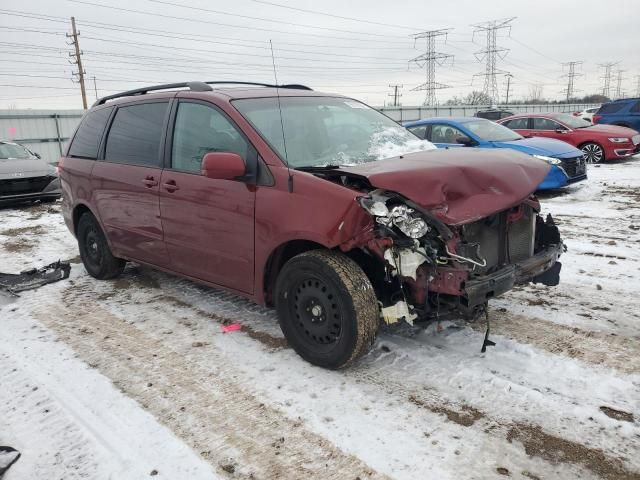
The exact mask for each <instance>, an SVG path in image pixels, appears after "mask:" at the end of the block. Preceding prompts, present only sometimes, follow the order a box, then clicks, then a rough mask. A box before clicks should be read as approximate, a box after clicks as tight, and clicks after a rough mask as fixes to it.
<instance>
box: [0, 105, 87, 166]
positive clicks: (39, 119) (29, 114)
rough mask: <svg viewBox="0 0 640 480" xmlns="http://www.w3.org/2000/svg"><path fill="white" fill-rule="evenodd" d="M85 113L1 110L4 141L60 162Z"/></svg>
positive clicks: (1, 134) (0, 126)
mask: <svg viewBox="0 0 640 480" xmlns="http://www.w3.org/2000/svg"><path fill="white" fill-rule="evenodd" d="M83 114H84V110H60V111H58V110H0V140H9V141H12V142H17V143H20V144H22V145H24V146H25V147H27V148H28V149H29V150H31V151H33V152H36V153H39V154H40V155H41V156H42V158H43V159H44V160H46V161H47V162H51V163H53V162H56V161H57V160H58V159H59V158H60V155H61V153H62V152H64V150H65V148H66V145H67V142H68V140H69V137H71V135H73V132H74V131H75V129H76V127H77V126H78V123H80V119H81V118H82V115H83Z"/></svg>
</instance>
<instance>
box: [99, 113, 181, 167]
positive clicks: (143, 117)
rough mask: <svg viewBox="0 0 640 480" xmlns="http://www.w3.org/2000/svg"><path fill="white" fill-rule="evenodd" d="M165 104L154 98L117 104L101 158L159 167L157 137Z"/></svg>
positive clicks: (163, 118)
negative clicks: (154, 101)
mask: <svg viewBox="0 0 640 480" xmlns="http://www.w3.org/2000/svg"><path fill="white" fill-rule="evenodd" d="M168 105H169V104H168V103H167V102H156V103H143V104H137V105H129V106H126V107H120V108H118V111H117V112H116V116H115V118H114V119H113V123H112V124H111V128H110V129H109V136H108V137H107V148H106V151H105V160H106V161H108V162H114V163H126V164H131V165H146V166H150V167H160V166H161V156H160V141H161V139H162V129H163V127H164V121H165V116H166V113H167V107H168Z"/></svg>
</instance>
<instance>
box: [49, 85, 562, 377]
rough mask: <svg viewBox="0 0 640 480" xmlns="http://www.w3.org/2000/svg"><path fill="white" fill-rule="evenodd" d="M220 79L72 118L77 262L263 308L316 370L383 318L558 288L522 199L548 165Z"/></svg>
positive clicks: (532, 206)
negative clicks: (150, 273)
mask: <svg viewBox="0 0 640 480" xmlns="http://www.w3.org/2000/svg"><path fill="white" fill-rule="evenodd" d="M219 83H222V82H207V83H204V82H191V83H183V84H172V85H160V86H157V87H150V88H146V89H138V90H133V91H129V92H124V93H122V94H119V95H112V96H110V97H105V98H103V99H101V100H99V101H98V102H96V104H95V105H94V106H93V108H92V109H91V110H90V111H89V112H88V113H87V114H86V115H85V116H84V118H83V120H82V122H81V123H80V125H79V127H78V129H77V131H76V133H75V135H74V137H73V139H72V140H71V142H70V145H69V148H68V150H67V152H66V154H65V156H64V157H63V158H62V160H61V162H60V178H61V182H62V189H63V212H64V218H65V221H66V223H67V225H68V227H69V229H70V230H71V232H72V233H73V234H74V235H75V236H76V237H77V240H78V245H79V249H80V255H81V257H82V261H83V263H84V265H85V267H86V269H87V271H88V272H89V274H91V275H92V276H94V277H96V278H99V279H108V278H113V277H115V276H117V275H119V274H120V273H122V271H123V269H124V265H125V262H126V261H134V262H137V263H142V264H147V265H151V266H153V267H156V268H159V269H162V270H165V271H168V272H172V273H176V274H178V275H181V276H184V277H187V278H190V279H192V280H195V281H197V282H201V283H204V284H206V285H210V286H213V287H217V288H224V289H227V290H230V291H233V292H235V293H238V294H240V295H243V296H245V297H249V298H251V299H252V300H254V301H256V302H258V303H260V304H266V305H274V306H275V308H276V309H277V312H278V317H279V321H280V325H281V327H282V330H283V332H284V334H285V336H286V338H287V340H288V342H289V343H290V345H291V346H292V347H293V348H294V349H295V350H296V352H298V353H299V354H300V355H301V356H302V357H303V358H305V359H306V360H308V361H309V362H311V363H313V364H316V365H320V366H322V367H327V368H340V367H344V366H346V365H349V364H350V363H352V362H353V361H354V360H355V359H357V358H358V357H360V356H361V355H363V354H364V353H366V352H367V351H368V350H369V348H370V347H371V345H372V343H373V341H374V339H375V336H376V333H377V331H378V327H379V325H380V322H381V321H384V322H386V323H389V324H391V323H396V322H399V321H406V322H409V323H426V322H430V321H433V320H436V319H445V318H468V319H473V318H475V317H477V316H478V315H479V314H481V313H483V312H484V309H485V308H486V304H487V301H488V300H489V299H490V298H493V297H495V296H498V295H500V294H502V293H504V292H506V291H508V290H509V289H511V288H512V287H513V286H514V285H515V284H520V283H525V282H541V283H543V284H546V285H556V284H557V283H558V281H559V272H560V263H559V262H558V261H557V260H558V257H559V256H560V254H561V253H562V251H563V244H562V241H561V239H560V235H559V233H558V229H557V228H556V226H555V225H554V223H553V220H552V219H551V217H550V216H548V217H547V219H546V220H544V219H543V218H541V217H540V216H539V215H538V212H539V209H540V206H539V204H538V201H537V200H536V199H535V197H533V196H532V193H533V192H534V190H535V189H536V187H537V185H538V184H539V183H540V182H541V181H542V180H543V179H544V177H545V175H546V174H547V171H548V170H549V166H548V165H547V164H546V163H544V162H542V161H538V160H535V159H532V158H531V157H530V156H528V155H524V154H519V153H517V152H514V151H511V150H505V151H497V150H477V149H451V150H448V151H447V150H436V149H434V148H433V146H432V145H431V144H430V143H428V142H426V141H423V140H419V139H418V138H417V137H415V136H414V135H413V134H412V133H410V132H409V131H407V130H406V129H404V128H402V127H401V126H400V125H398V124H397V123H396V122H394V121H393V120H391V119H389V118H388V117H386V116H385V115H383V114H381V113H379V112H378V111H376V110H374V109H372V108H370V107H368V106H367V105H365V104H363V103H360V102H358V101H356V100H353V99H350V98H345V97H341V96H338V95H328V94H322V93H318V92H314V91H312V90H311V89H309V88H307V87H304V86H301V85H284V86H280V87H278V88H274V87H273V86H269V85H257V84H246V83H245V84H243V83H242V82H235V83H236V85H235V86H229V85H226V86H223V85H218V84H219ZM224 83H227V82H224ZM238 85H240V86H238Z"/></svg>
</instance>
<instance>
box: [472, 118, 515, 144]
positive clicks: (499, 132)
mask: <svg viewBox="0 0 640 480" xmlns="http://www.w3.org/2000/svg"><path fill="white" fill-rule="evenodd" d="M464 126H465V127H466V128H467V129H469V130H470V131H471V132H473V133H474V135H475V136H476V137H478V138H480V139H481V140H485V141H487V142H513V141H515V140H522V138H523V137H522V136H521V135H520V134H518V133H516V132H514V131H513V130H511V129H509V128H507V127H504V126H502V125H500V124H499V123H494V122H492V121H490V120H472V121H470V122H465V123H464Z"/></svg>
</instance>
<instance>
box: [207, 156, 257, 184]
mask: <svg viewBox="0 0 640 480" xmlns="http://www.w3.org/2000/svg"><path fill="white" fill-rule="evenodd" d="M246 170H247V169H246V166H245V164H244V160H242V157H241V156H240V155H238V154H237V153H231V152H209V153H207V154H206V155H205V156H204V157H203V158H202V175H204V176H205V177H207V178H215V179H218V180H233V179H235V178H237V177H242V176H243V175H245V173H246Z"/></svg>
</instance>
